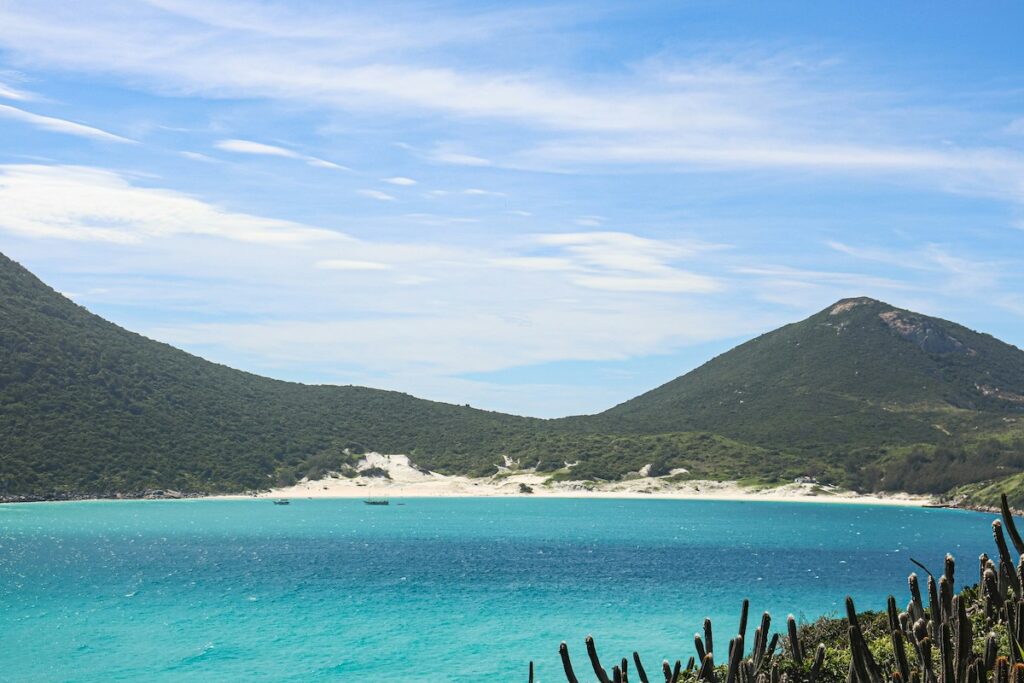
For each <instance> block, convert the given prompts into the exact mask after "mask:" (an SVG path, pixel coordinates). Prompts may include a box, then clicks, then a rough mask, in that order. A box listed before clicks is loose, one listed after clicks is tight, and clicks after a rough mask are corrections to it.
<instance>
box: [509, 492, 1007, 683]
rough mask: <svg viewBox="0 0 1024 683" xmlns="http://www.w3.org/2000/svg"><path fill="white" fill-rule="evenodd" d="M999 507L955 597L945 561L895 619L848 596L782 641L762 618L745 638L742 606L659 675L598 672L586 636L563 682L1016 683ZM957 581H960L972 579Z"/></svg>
mask: <svg viewBox="0 0 1024 683" xmlns="http://www.w3.org/2000/svg"><path fill="white" fill-rule="evenodd" d="M1001 508H1002V522H1000V521H996V522H993V525H992V526H993V535H994V540H995V546H996V548H995V549H996V555H995V556H994V557H993V558H989V557H988V556H987V555H982V556H981V558H980V563H979V565H978V567H979V570H980V571H979V574H977V575H976V576H977V579H978V582H977V583H976V584H974V585H968V586H967V587H965V588H963V589H961V590H960V591H959V593H958V592H957V591H956V582H957V566H956V562H955V560H954V559H953V557H952V556H950V555H947V556H946V561H945V565H944V567H943V570H942V572H941V573H940V574H939V575H938V576H935V575H932V574H931V573H928V575H927V579H926V580H925V581H924V583H923V585H922V581H921V579H919V577H918V575H917V574H911V575H910V577H909V580H908V587H909V598H908V602H907V603H906V608H905V610H903V611H901V610H900V608H899V607H898V606H897V601H896V598H895V597H893V596H890V597H889V600H888V604H887V605H886V609H885V610H884V611H881V612H865V613H861V614H858V613H857V610H856V607H855V605H854V603H853V600H852V599H850V598H847V599H846V617H845V618H843V619H821V620H819V621H817V622H814V623H812V624H806V625H803V626H798V625H797V623H796V621H795V619H794V618H793V616H792V615H790V616H789V618H788V619H787V623H786V631H785V634H784V635H783V634H780V633H777V632H776V633H772V630H771V629H772V619H771V616H770V615H769V614H768V613H765V614H764V615H763V616H762V617H761V620H760V622H759V625H758V626H757V627H756V628H755V629H754V630H753V633H752V634H749V633H748V625H747V621H748V610H749V603H748V602H746V601H744V603H743V607H742V610H741V614H740V619H739V626H738V628H737V630H736V631H735V632H734V635H733V636H732V637H731V638H730V639H729V641H728V647H722V648H720V649H716V648H715V643H716V642H717V643H718V644H719V645H723V644H724V641H723V640H722V639H721V635H720V634H721V632H720V631H719V635H718V636H717V639H716V636H715V634H714V631H713V629H712V624H711V621H710V620H705V622H704V627H703V631H702V633H701V634H697V635H695V636H694V650H695V651H696V653H697V655H696V656H695V657H690V658H689V661H688V662H687V664H686V665H685V666H684V665H683V663H682V661H681V660H676V661H675V663H674V664H672V663H670V662H669V661H668V660H665V661H664V662H663V663H662V665H661V667H660V671H657V672H655V671H654V670H653V669H652V670H651V671H648V670H647V669H646V668H645V666H644V663H643V662H642V660H641V658H640V656H639V654H638V653H637V652H633V653H632V657H623V658H621V659H615V660H613V664H612V666H611V667H610V668H606V664H605V663H603V662H602V660H601V658H600V657H599V656H598V652H597V646H596V644H595V643H594V641H593V639H592V638H590V637H588V638H587V639H586V643H585V646H586V652H587V659H588V660H589V661H588V662H587V663H585V664H582V665H581V664H579V658H577V661H576V662H575V663H574V661H573V658H572V657H571V656H570V653H569V648H568V646H567V644H566V643H564V642H563V643H562V645H561V647H560V649H559V651H560V655H561V659H562V665H563V668H564V671H565V677H566V680H567V681H568V683H580V681H581V680H584V681H587V680H592V679H591V678H590V677H589V676H584V678H582V679H581V678H578V676H577V668H578V669H579V670H581V671H582V670H583V669H593V673H594V677H595V678H596V679H597V680H598V681H599V682H600V683H611V682H613V681H614V682H616V683H619V682H621V683H628V681H630V680H634V681H639V682H640V683H649V682H650V681H652V680H659V681H660V680H662V677H663V678H664V680H665V681H666V683H678V682H681V681H686V682H687V683H843V682H844V681H845V682H846V683H889V682H891V683H987V682H988V681H991V683H1010V682H1011V681H1012V682H1013V683H1021V682H1022V681H1024V540H1022V539H1021V536H1020V533H1019V532H1018V530H1017V527H1016V525H1015V523H1014V520H1013V517H1012V515H1011V514H1010V510H1009V507H1008V505H1007V502H1006V499H1005V497H1004V498H1003V499H1002V501H1001ZM1004 527H1005V534H1004ZM1007 535H1008V536H1009V541H1010V543H1012V546H1013V550H1014V551H1015V552H1011V550H1010V547H1009V545H1008V543H1007ZM925 571H927V570H925ZM960 571H961V572H963V569H962V568H961V570H960ZM972 574H973V572H971V573H968V574H967V575H968V576H971V575H972ZM962 577H963V574H961V578H960V581H961V582H962V583H968V582H970V581H971V580H972V579H967V581H965V580H964V579H963V578H962ZM723 655H724V656H723ZM529 680H530V681H531V683H532V682H533V664H532V663H531V664H530V672H529Z"/></svg>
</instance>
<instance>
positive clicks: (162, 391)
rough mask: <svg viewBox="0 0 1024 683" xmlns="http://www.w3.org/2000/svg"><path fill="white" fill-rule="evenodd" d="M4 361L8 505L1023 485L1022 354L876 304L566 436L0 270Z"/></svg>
mask: <svg viewBox="0 0 1024 683" xmlns="http://www.w3.org/2000/svg"><path fill="white" fill-rule="evenodd" d="M837 311H838V312H837ZM893 316H895V317H893ZM0 349H2V351H3V353H2V354H0V498H17V497H18V496H39V497H60V496H65V495H89V496H109V495H115V494H129V495H131V494H132V493H139V492H142V491H144V490H146V489H174V490H178V491H183V492H186V493H193V494H202V493H219V492H237V491H245V490H252V489H265V488H268V487H272V486H279V485H287V484H290V483H293V482H294V481H296V480H298V479H301V478H303V477H314V478H315V477H317V476H321V475H322V474H324V473H325V472H328V471H338V470H339V469H341V468H343V466H344V465H346V464H351V462H352V458H354V457H358V455H359V454H361V453H364V452H367V451H378V452H383V453H402V454H407V455H409V456H410V458H411V459H412V460H413V461H414V462H415V463H416V464H417V465H418V466H421V467H424V468H427V469H430V470H434V471H437V472H442V473H445V474H468V475H474V476H488V475H492V474H495V473H496V472H497V471H498V465H499V464H502V463H504V462H505V460H506V458H508V459H510V460H512V461H514V462H516V463H518V465H519V467H521V468H533V469H535V470H537V471H538V472H541V473H546V474H548V475H550V476H551V477H553V478H555V479H563V478H574V479H589V480H619V479H622V478H627V477H630V476H635V475H636V473H637V472H638V471H640V470H641V469H642V468H645V467H647V468H648V470H649V471H650V472H651V473H652V474H667V473H671V472H673V471H676V472H677V474H676V475H675V476H678V477H690V478H698V479H716V480H732V479H751V478H754V479H757V480H759V481H763V482H766V483H782V482H787V481H791V480H792V479H794V478H796V477H799V476H811V477H814V478H816V479H817V480H819V481H821V482H822V483H827V484H836V485H839V486H842V487H845V488H849V489H854V490H861V491H885V490H888V491H894V490H908V491H911V492H914V493H942V492H945V491H947V490H949V489H950V488H952V487H958V486H962V485H964V484H970V483H976V482H982V481H987V480H992V479H995V478H1000V477H1005V476H1008V475H1013V474H1017V473H1021V472H1024V426H1022V425H1024V396H1022V394H1024V352H1021V351H1020V350H1019V349H1016V348H1014V347H1012V346H1009V345H1007V344H1003V343H1002V342H999V341H998V340H996V339H993V338H992V337H989V336H987V335H982V334H978V333H975V332H972V331H970V330H967V329H966V328H963V327H961V326H959V325H955V324H953V323H948V322H946V321H941V320H937V319H934V318H927V317H925V316H919V315H917V314H913V313H910V312H907V311H897V310H895V309H892V308H891V307H889V306H887V305H886V304H883V303H881V302H877V301H873V300H870V299H857V300H850V301H847V302H841V303H840V304H837V305H836V306H833V307H830V308H829V309H826V310H825V311H822V312H821V313H819V314H816V315H815V316H812V317H811V318H809V319H807V320H805V321H802V322H800V323H795V324H793V325H788V326H786V327H784V328H781V329H779V330H776V331H774V332H771V333H768V334H766V335H763V336H761V337H759V338H758V339H755V340H753V341H751V342H748V343H747V344H743V345H741V346H739V347H737V348H736V349H734V350H733V351H730V352H728V353H726V354H723V355H722V356H720V357H718V358H716V359H714V360H712V361H711V362H709V363H707V364H705V365H704V366H702V367H701V368H699V369H697V370H695V371H694V372H691V373H688V374H687V375H684V376H683V377H680V378H679V379H676V380H674V381H672V382H670V383H668V384H666V385H664V386H663V387H659V388H658V389H655V390H654V391H652V392H649V393H647V394H645V395H643V396H640V397H637V398H636V399H634V400H632V401H628V402H626V403H624V404H622V405H621V406H617V407H616V408H613V409H611V410H609V411H606V412H605V413H601V414H599V415H592V416H583V417H573V418H565V419H559V420H539V419H531V418H524V417H517V416H513V415H505V414H501V413H496V412H489V411H484V410H477V409H474V408H471V407H469V406H458V405H450V404H445V403H437V402H433V401H425V400H421V399H417V398H414V397H412V396H409V395H406V394H401V393H398V392H391V391H380V390H375V389H368V388H364V387H356V386H308V385H300V384H295V383H290V382H281V381H276V380H272V379H267V378H264V377H259V376H256V375H252V374H249V373H245V372H240V371H237V370H233V369H231V368H228V367H225V366H222V365H217V364H215V363H211V362H208V361H205V360H203V359H201V358H198V357H196V356H193V355H190V354H188V353H185V352H183V351H180V350H178V349H175V348H172V347H170V346H168V345H166V344H161V343H158V342H155V341H152V340H150V339H146V338H145V337H142V336H140V335H137V334H133V333H131V332H128V331H126V330H124V329H121V328H119V327H117V326H116V325H114V324H112V323H109V322H107V321H105V320H103V319H102V318H99V317H98V316H95V315H93V314H92V313H90V312H88V311H87V310H85V309H84V308H82V307H80V306H78V305H76V304H74V303H73V302H71V301H70V300H68V299H66V298H65V297H63V296H61V295H60V294H58V293H57V292H55V291H54V290H52V289H51V288H49V287H47V286H46V285H45V284H43V283H42V282H41V281H39V280H38V279H37V278H36V277H34V276H33V275H32V274H31V273H29V272H28V271H27V270H25V269H24V268H22V267H21V266H19V265H18V264H16V263H14V262H13V261H10V260H9V259H7V258H6V257H3V256H2V255H0ZM570 465H571V467H570ZM682 469H685V470H686V472H685V473H679V470H682ZM1021 504H1022V506H1024V496H1022V500H1021Z"/></svg>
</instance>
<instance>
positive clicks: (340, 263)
mask: <svg viewBox="0 0 1024 683" xmlns="http://www.w3.org/2000/svg"><path fill="white" fill-rule="evenodd" d="M316 267H317V268H320V269H322V270H391V269H392V266H390V265H389V264H387V263H380V262H378V261H353V260H351V259H340V258H334V259H324V260H323V261H317V262H316Z"/></svg>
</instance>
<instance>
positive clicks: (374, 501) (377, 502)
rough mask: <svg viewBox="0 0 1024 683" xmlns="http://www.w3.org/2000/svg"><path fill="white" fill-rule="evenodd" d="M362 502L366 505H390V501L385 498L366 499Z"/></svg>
mask: <svg viewBox="0 0 1024 683" xmlns="http://www.w3.org/2000/svg"><path fill="white" fill-rule="evenodd" d="M363 502H364V503H366V504H367V505H391V501H389V500H388V499H387V498H367V499H366V500H364V501H363Z"/></svg>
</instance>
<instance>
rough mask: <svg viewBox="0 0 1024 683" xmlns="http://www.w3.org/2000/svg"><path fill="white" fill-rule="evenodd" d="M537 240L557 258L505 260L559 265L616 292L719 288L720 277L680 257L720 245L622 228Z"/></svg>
mask: <svg viewBox="0 0 1024 683" xmlns="http://www.w3.org/2000/svg"><path fill="white" fill-rule="evenodd" d="M535 242H536V244H538V245H541V246H543V247H548V248H555V249H556V250H557V251H559V252H560V253H561V256H559V257H556V258H550V257H531V258H520V259H516V260H513V261H510V262H509V263H508V264H509V265H512V266H514V267H518V268H526V269H532V270H563V271H568V272H569V279H570V280H571V281H572V282H573V283H574V284H576V285H578V286H580V287H586V288H588V289H602V290H609V291H620V292H674V293H683V292H689V293H709V292H716V291H719V290H721V289H722V288H723V286H724V283H723V282H722V281H721V280H719V279H718V278H715V277H711V276H708V275H701V274H698V273H694V272H691V271H689V270H685V269H683V268H680V267H678V265H677V264H678V262H680V261H683V260H686V259H690V258H692V257H693V256H695V255H697V254H698V253H702V252H707V251H713V250H717V249H721V248H722V245H713V244H707V243H702V242H695V241H689V242H687V241H682V240H678V241H669V240H656V239H650V238H646V237H640V236H638V235H633V234H630V233H624V232H575V233H554V234H547V235H539V236H537V237H536V238H535Z"/></svg>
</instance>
